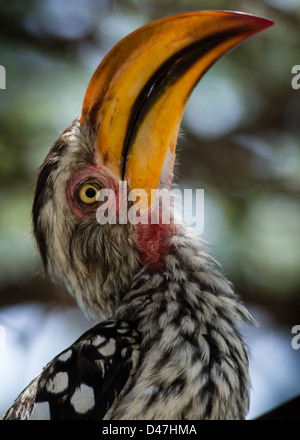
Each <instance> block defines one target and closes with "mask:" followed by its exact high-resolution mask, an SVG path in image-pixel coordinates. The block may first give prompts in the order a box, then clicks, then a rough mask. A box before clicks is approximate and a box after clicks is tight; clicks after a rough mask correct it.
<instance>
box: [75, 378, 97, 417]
mask: <svg viewBox="0 0 300 440" xmlns="http://www.w3.org/2000/svg"><path fill="white" fill-rule="evenodd" d="M70 402H71V405H72V406H73V408H74V410H75V411H76V412H77V413H78V414H85V413H87V412H88V411H89V410H91V409H92V408H94V406H95V395H94V390H93V388H91V387H89V386H87V385H85V384H82V385H81V386H80V387H79V388H77V389H76V391H75V392H74V393H73V395H72V397H71V400H70Z"/></svg>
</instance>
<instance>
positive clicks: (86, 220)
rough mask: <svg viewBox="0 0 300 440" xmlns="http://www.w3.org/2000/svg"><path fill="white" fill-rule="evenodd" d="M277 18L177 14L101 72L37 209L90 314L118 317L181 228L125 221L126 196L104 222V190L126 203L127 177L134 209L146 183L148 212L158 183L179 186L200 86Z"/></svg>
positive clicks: (110, 58) (55, 154) (42, 176)
mask: <svg viewBox="0 0 300 440" xmlns="http://www.w3.org/2000/svg"><path fill="white" fill-rule="evenodd" d="M271 24H272V22H270V21H269V20H265V19H262V18H258V17H255V16H252V15H246V14H241V13H231V12H219V11H207V12H192V13H185V14H180V15H175V16H171V17H167V18H164V19H161V20H158V21H156V22H154V23H151V24H148V25H146V26H144V27H142V28H141V29H138V30H137V31H135V32H133V33H132V34H131V35H129V36H128V37H126V38H124V39H123V40H122V41H121V42H119V43H118V44H117V45H116V46H115V47H114V48H113V49H112V50H111V51H110V52H109V53H108V55H107V56H106V57H105V58H104V59H103V61H102V62H101V64H100V65H99V67H98V68H97V69H96V71H95V73H94V75H93V77H92V79H91V81H90V83H89V85H88V88H87V91H86V95H85V98H84V102H83V107H82V113H81V116H80V118H78V119H77V120H75V121H74V122H73V123H72V125H71V126H70V127H68V128H67V129H66V130H65V131H64V132H63V133H62V134H61V136H60V137H59V138H58V140H57V141H56V142H55V143H54V145H53V146H52V148H51V149H50V152H49V154H48V156H47V157H46V159H45V161H44V163H43V165H42V167H41V169H40V171H39V175H38V180H37V185H36V193H35V199H34V206H33V223H34V233H35V236H36V239H37V243H38V247H39V250H40V253H41V255H42V259H43V263H44V266H45V268H46V271H47V272H48V274H49V275H50V276H51V277H52V278H53V279H54V280H55V281H56V282H57V283H59V284H60V285H62V286H63V287H64V288H66V289H67V290H68V291H69V292H70V293H71V294H72V295H74V296H75V297H76V299H77V301H78V303H79V305H80V306H82V307H83V308H84V309H85V310H86V311H87V312H91V313H94V314H95V315H98V316H99V315H101V316H109V315H110V314H111V313H112V311H113V310H114V307H115V306H116V305H117V304H118V303H119V302H120V300H121V299H122V295H123V293H124V291H126V288H127V287H128V285H129V283H130V280H131V278H132V276H133V274H134V273H136V272H137V271H138V270H139V268H140V267H143V266H145V265H147V266H148V267H149V268H153V269H158V268H159V267H161V266H162V265H163V264H164V256H165V255H166V254H167V253H168V252H169V251H170V242H169V238H170V236H172V235H174V234H176V229H175V227H174V224H172V222H171V224H168V225H165V224H162V222H161V221H159V222H158V223H157V224H151V222H148V224H147V223H146V222H140V223H138V224H132V223H131V222H129V221H127V222H120V221H118V219H119V218H120V216H122V212H120V209H119V208H118V207H119V204H118V203H117V205H116V209H117V212H116V214H117V216H116V224H110V223H109V222H108V223H106V224H99V222H98V221H97V209H98V208H99V207H100V205H101V202H100V201H99V199H98V197H97V194H99V191H100V190H102V189H104V188H106V189H111V190H113V191H114V193H115V195H116V200H117V201H118V200H119V198H120V197H121V193H120V186H119V182H120V181H123V182H126V183H127V185H128V187H127V189H128V191H133V193H135V194H136V195H137V199H136V200H134V198H133V199H132V200H128V206H132V205H133V204H134V203H135V202H137V201H138V195H139V190H141V189H142V190H144V191H145V192H146V194H148V195H149V198H148V199H147V202H146V203H141V204H140V206H139V209H140V216H141V217H143V216H144V217H145V216H146V217H147V216H149V215H150V213H151V212H152V211H153V210H155V209H157V207H156V204H155V201H153V198H152V199H151V198H150V194H151V190H157V189H159V188H162V187H167V188H169V187H170V185H171V182H172V178H173V167H174V157H175V147H176V141H177V136H178V131H179V127H180V122H181V118H182V115H183V112H184V108H185V105H186V103H187V100H188V98H189V96H190V94H191V92H192V90H193V88H194V87H195V85H196V84H197V82H198V81H199V80H200V78H201V77H202V75H203V74H204V73H205V72H206V71H207V70H208V68H209V67H210V66H211V65H212V64H213V63H214V62H215V61H216V60H217V59H218V58H220V57H221V56H222V55H223V54H225V53H226V52H227V51H229V50H230V49H232V48H233V47H234V46H236V45H237V44H239V43H241V42H242V41H243V40H245V39H246V38H248V37H250V36H251V35H253V34H255V33H256V32H259V31H261V30H262V29H264V28H266V27H268V26H270V25H271ZM154 200H155V199H154ZM126 203H127V202H126ZM107 206H108V205H106V207H107ZM123 206H124V205H123ZM128 206H126V208H128Z"/></svg>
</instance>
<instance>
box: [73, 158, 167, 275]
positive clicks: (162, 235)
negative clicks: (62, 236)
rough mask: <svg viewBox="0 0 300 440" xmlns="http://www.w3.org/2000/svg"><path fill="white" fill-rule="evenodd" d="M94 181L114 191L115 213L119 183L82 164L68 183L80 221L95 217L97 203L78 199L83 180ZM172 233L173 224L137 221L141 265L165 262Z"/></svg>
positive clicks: (135, 237)
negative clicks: (90, 203)
mask: <svg viewBox="0 0 300 440" xmlns="http://www.w3.org/2000/svg"><path fill="white" fill-rule="evenodd" d="M88 181H92V182H93V181H94V182H98V183H99V189H101V188H109V189H112V190H113V191H114V192H115V195H116V208H117V216H118V208H119V182H117V181H116V180H115V179H114V178H113V177H112V176H111V175H109V174H108V173H107V172H106V170H105V169H103V168H102V167H100V166H97V165H91V164H86V165H83V166H82V167H81V168H80V169H79V170H78V171H77V172H76V174H75V175H74V176H72V177H71V179H70V180H69V181H68V183H67V200H68V204H69V206H70V208H71V210H72V212H73V213H74V215H75V216H76V217H77V219H78V220H79V221H80V222H83V221H85V220H87V219H88V218H90V217H93V216H96V212H97V209H98V207H99V205H98V204H93V205H91V206H90V205H84V203H82V202H80V201H79V200H78V188H79V187H80V186H81V185H82V184H83V183H85V182H88ZM174 232H175V225H174V224H173V223H171V224H162V223H161V222H160V223H159V224H151V215H150V213H149V215H148V223H147V224H142V223H138V224H137V225H135V226H134V229H133V237H132V238H133V240H134V241H135V243H136V245H137V248H138V251H139V254H140V261H141V264H143V265H145V266H148V267H151V268H152V269H153V270H157V269H158V268H159V267H161V266H162V265H163V264H164V256H165V255H166V254H167V253H168V252H170V245H169V238H170V236H172V235H173V234H174Z"/></svg>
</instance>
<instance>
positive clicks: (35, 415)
mask: <svg viewBox="0 0 300 440" xmlns="http://www.w3.org/2000/svg"><path fill="white" fill-rule="evenodd" d="M29 420H51V417H50V409H49V403H48V402H37V403H35V404H34V406H33V410H32V412H31V414H30V416H29Z"/></svg>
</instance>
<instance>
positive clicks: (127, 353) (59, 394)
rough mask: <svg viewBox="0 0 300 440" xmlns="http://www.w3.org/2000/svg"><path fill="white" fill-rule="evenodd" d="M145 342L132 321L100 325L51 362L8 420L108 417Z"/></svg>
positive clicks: (9, 412)
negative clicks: (107, 414) (141, 339)
mask: <svg viewBox="0 0 300 440" xmlns="http://www.w3.org/2000/svg"><path fill="white" fill-rule="evenodd" d="M139 347H140V344H139V335H138V333H137V332H136V331H135V330H134V329H133V328H132V327H131V326H130V325H129V324H128V323H126V322H124V321H106V322H103V323H101V324H98V325H96V326H95V327H93V328H92V329H91V330H89V331H87V332H86V333H84V334H83V335H82V336H81V337H80V338H79V339H78V340H77V341H76V342H75V343H74V344H73V345H71V346H70V347H69V348H67V349H66V350H64V351H63V352H62V353H61V354H59V355H58V356H56V357H55V358H54V359H53V360H52V361H51V362H50V363H49V364H48V365H47V366H46V367H45V369H44V370H43V371H42V372H41V373H40V375H39V376H37V377H36V378H35V379H34V380H33V381H32V382H31V384H30V385H29V386H28V387H27V388H26V389H25V390H24V391H23V392H22V393H21V394H20V396H19V397H18V399H17V400H16V401H15V403H14V405H13V406H12V407H11V408H10V409H9V410H8V411H7V412H6V413H5V415H4V416H3V420H9V419H11V420H22V419H23V420H24V419H29V420H49V419H50V420H52V419H53V420H55V419H56V420H64V419H66V420H68V419H90V420H92V419H98V420H100V419H103V417H104V416H105V414H106V412H107V411H108V410H109V408H110V407H111V406H112V405H113V403H114V401H115V399H118V397H120V396H121V395H122V392H124V391H125V389H126V387H127V386H129V384H130V379H131V377H132V375H133V374H134V372H135V370H136V365H137V362H138V359H139Z"/></svg>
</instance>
